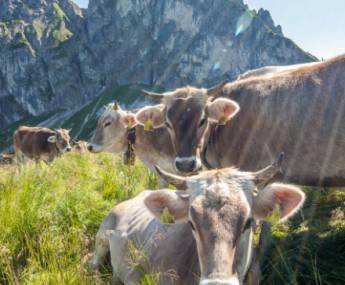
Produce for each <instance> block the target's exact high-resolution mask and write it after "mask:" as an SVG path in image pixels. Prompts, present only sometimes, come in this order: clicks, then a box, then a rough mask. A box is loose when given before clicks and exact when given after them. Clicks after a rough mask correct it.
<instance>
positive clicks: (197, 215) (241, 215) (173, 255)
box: [92, 164, 305, 285]
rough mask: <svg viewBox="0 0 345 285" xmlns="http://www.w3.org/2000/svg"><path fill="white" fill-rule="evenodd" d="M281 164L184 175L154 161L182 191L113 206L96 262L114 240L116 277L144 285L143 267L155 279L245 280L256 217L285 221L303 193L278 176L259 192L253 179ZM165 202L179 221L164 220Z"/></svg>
mask: <svg viewBox="0 0 345 285" xmlns="http://www.w3.org/2000/svg"><path fill="white" fill-rule="evenodd" d="M276 171H277V165H275V164H274V165H271V166H269V167H267V168H265V169H264V170H262V171H258V172H255V173H249V172H240V171H238V170H236V169H234V168H225V169H219V170H211V171H204V172H201V173H200V174H198V175H194V176H190V177H182V176H177V175H174V174H170V173H167V172H165V171H163V170H161V169H160V168H158V167H157V172H158V173H159V174H160V175H161V176H162V177H163V178H164V179H165V180H166V181H167V182H169V183H171V184H173V185H175V186H176V187H178V188H180V189H185V190H184V191H182V190H179V191H173V190H168V189H163V190H156V191H144V192H142V193H141V194H139V195H138V196H137V197H136V198H133V199H131V200H128V201H126V202H123V203H121V204H119V205H117V206H116V207H115V208H113V209H112V211H111V212H110V214H109V215H108V217H107V218H106V219H105V220H104V221H103V223H102V225H101V227H100V229H99V231H98V234H97V242H96V253H95V255H94V258H93V261H92V264H93V266H94V267H97V266H98V265H99V263H100V262H101V261H102V260H103V258H104V256H105V254H106V252H107V250H108V247H109V246H110V253H111V263H112V267H113V274H114V282H117V281H122V282H124V284H140V282H139V279H140V277H141V273H142V271H144V272H146V273H149V274H151V273H152V274H155V273H158V272H160V273H161V274H160V279H159V281H158V283H157V284H164V285H168V284H179V285H183V284H188V285H192V284H201V285H206V284H207V285H215V284H217V285H219V284H221V285H238V284H242V283H243V280H244V278H245V275H246V272H247V270H248V266H249V264H250V260H251V251H252V235H253V230H254V228H255V220H257V219H271V220H272V219H275V220H276V221H285V220H286V219H288V218H289V217H290V216H292V215H293V214H294V213H296V211H297V210H298V209H299V208H300V207H301V205H302V204H303V201H304V198H305V196H304V193H303V192H302V191H300V190H299V189H298V188H296V187H294V186H292V185H285V184H280V183H275V184H270V185H268V186H266V187H265V188H264V189H262V190H260V191H258V188H257V186H256V185H257V184H262V183H265V182H266V183H267V181H268V180H269V179H270V178H271V177H272V176H273V175H274V174H275V173H276ZM165 209H167V210H168V211H169V213H170V215H172V216H173V217H174V218H175V220H176V221H177V222H176V223H175V224H162V223H161V222H160V217H161V215H162V213H163V212H165V211H166V210H165ZM108 240H109V244H108ZM128 247H130V249H129V248H128ZM133 247H134V248H135V249H136V251H135V252H136V254H137V256H138V259H137V260H135V261H134V264H133V263H131V258H130V254H131V253H132V254H133Z"/></svg>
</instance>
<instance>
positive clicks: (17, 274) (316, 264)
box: [0, 153, 345, 285]
mask: <svg viewBox="0 0 345 285" xmlns="http://www.w3.org/2000/svg"><path fill="white" fill-rule="evenodd" d="M156 185H157V179H156V177H155V176H154V175H152V174H150V173H149V172H148V171H147V170H146V169H145V168H144V167H143V166H142V165H141V164H137V165H136V166H135V167H134V168H128V167H126V166H124V165H122V163H121V159H120V158H114V157H113V156H112V155H109V154H102V155H90V154H83V155H80V154H77V153H71V154H67V155H65V156H64V157H61V158H59V159H57V160H55V161H54V162H53V163H52V164H51V165H49V166H48V165H46V164H44V163H41V164H37V165H36V164H28V165H27V166H25V167H22V168H21V169H17V168H16V167H14V166H10V167H9V166H7V167H2V168H0V284H109V281H110V274H111V270H110V269H109V268H108V269H104V270H103V271H102V273H97V274H96V273H92V272H90V271H89V270H88V266H87V256H88V254H89V253H90V252H92V250H93V247H94V238H95V233H96V231H97V229H98V227H99V224H100V223H101V221H102V219H103V218H104V217H105V215H106V214H107V213H108V212H109V210H110V208H112V207H113V206H114V205H115V204H116V203H118V202H120V201H123V200H126V199H129V198H130V197H133V196H134V195H136V194H137V193H138V192H139V191H141V190H142V189H145V188H155V186H156ZM305 190H306V192H307V194H308V200H307V202H306V205H305V207H304V208H303V211H301V212H300V213H299V214H298V215H297V216H296V217H295V218H293V219H292V220H291V221H290V222H288V223H287V224H284V225H278V226H275V227H274V229H273V230H274V237H273V242H272V243H271V245H270V247H269V248H270V250H269V252H268V254H266V255H265V256H264V258H263V262H262V265H263V269H264V283H263V284H277V285H280V284H332V285H336V284H345V272H344V264H345V220H344V211H345V207H344V205H345V192H340V191H327V190H322V191H321V189H305ZM148 279H149V278H148ZM143 284H153V283H152V282H149V281H145V282H143Z"/></svg>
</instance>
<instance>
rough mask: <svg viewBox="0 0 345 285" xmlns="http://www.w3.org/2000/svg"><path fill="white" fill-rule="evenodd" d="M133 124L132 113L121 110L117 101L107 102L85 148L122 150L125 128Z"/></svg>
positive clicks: (94, 150)
mask: <svg viewBox="0 0 345 285" xmlns="http://www.w3.org/2000/svg"><path fill="white" fill-rule="evenodd" d="M135 124H136V122H135V115H134V114H132V113H130V112H127V111H124V110H122V109H121V108H120V106H119V105H118V104H117V103H111V104H109V105H108V106H106V109H105V111H104V112H103V114H102V115H101V117H100V118H99V120H98V122H97V127H96V130H95V132H94V135H93V137H92V138H91V140H90V142H89V143H88V145H87V149H88V150H89V151H91V152H94V153H97V152H102V151H108V152H121V151H124V150H125V147H126V142H127V129H128V128H131V127H134V126H135Z"/></svg>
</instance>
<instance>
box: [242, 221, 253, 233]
mask: <svg viewBox="0 0 345 285" xmlns="http://www.w3.org/2000/svg"><path fill="white" fill-rule="evenodd" d="M253 223H254V219H253V218H249V219H248V220H247V222H246V224H245V225H244V228H243V232H245V231H246V230H249V229H250V228H251V227H252V226H253Z"/></svg>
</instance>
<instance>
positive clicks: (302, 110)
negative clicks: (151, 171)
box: [138, 56, 345, 187]
mask: <svg viewBox="0 0 345 285" xmlns="http://www.w3.org/2000/svg"><path fill="white" fill-rule="evenodd" d="M146 95H148V96H150V97H153V98H157V99H160V100H162V103H163V104H164V106H165V108H164V109H163V111H161V110H160V109H157V108H154V107H151V109H150V110H146V111H150V112H151V113H152V112H155V113H156V116H159V114H160V115H161V117H162V118H165V121H166V123H167V124H169V126H170V129H171V133H172V140H173V143H174V144H178V145H180V146H184V145H186V144H188V143H190V145H191V146H190V148H189V149H187V148H185V149H186V150H187V151H186V152H185V153H184V156H188V157H195V156H198V154H199V153H201V154H202V156H203V162H204V163H205V164H206V165H207V166H208V167H210V168H216V167H219V168H221V167H226V166H232V165H235V166H236V167H240V168H241V169H243V170H247V171H251V170H253V169H258V168H261V167H262V166H263V165H264V163H267V162H268V159H270V158H272V154H275V153H277V152H280V151H283V152H285V155H286V158H287V163H286V164H284V166H283V173H284V177H283V179H284V180H285V181H289V182H292V183H297V184H302V185H311V186H320V185H322V186H330V187H331V186H344V185H345V164H344V161H345V152H344V149H345V125H344V123H343V122H345V56H339V57H337V58H334V59H331V60H328V61H325V62H320V63H315V64H310V65H305V66H301V67H299V68H294V69H292V70H287V71H284V72H277V73H274V74H272V75H271V76H261V77H260V76H254V77H249V78H247V79H243V80H238V81H235V82H232V83H228V84H224V83H223V84H220V85H219V86H218V87H216V88H211V89H209V90H206V89H195V88H182V89H177V90H176V91H174V92H167V93H164V94H156V93H151V92H146ZM222 96H223V97H226V98H224V99H223V98H220V97H222ZM197 98H198V99H197ZM227 98H231V99H232V100H234V101H236V102H237V103H238V104H239V106H241V109H242V111H241V112H239V113H238V115H237V116H235V117H233V118H232V119H231V118H230V116H229V114H231V111H228V109H231V108H230V107H227V104H229V103H221V102H220V103H219V112H218V116H219V120H218V122H216V123H209V125H211V126H210V127H209V128H205V127H204V128H202V127H201V126H202V124H204V120H205V119H208V121H210V118H212V115H211V116H210V113H209V112H208V108H209V106H210V105H211V104H215V102H218V101H219V100H226V102H228V101H227V100H229V99H227ZM196 100H198V102H200V103H199V104H195V103H194V102H195V101H196ZM188 110H189V112H188ZM174 114H179V116H183V121H180V122H181V124H179V121H178V120H176V119H174ZM138 118H139V120H140V118H145V114H140V112H139V114H138ZM229 119H231V121H230V122H227V123H225V124H224V122H226V121H229ZM141 123H143V121H142V122H141ZM180 133H184V134H185V135H184V136H183V135H180ZM191 138H193V139H194V140H195V138H197V141H196V142H202V140H204V143H203V144H202V150H199V149H198V145H197V144H196V143H194V142H193V141H192V140H191ZM179 170H180V171H184V170H185V169H184V168H179Z"/></svg>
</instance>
